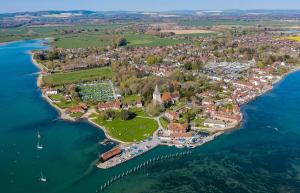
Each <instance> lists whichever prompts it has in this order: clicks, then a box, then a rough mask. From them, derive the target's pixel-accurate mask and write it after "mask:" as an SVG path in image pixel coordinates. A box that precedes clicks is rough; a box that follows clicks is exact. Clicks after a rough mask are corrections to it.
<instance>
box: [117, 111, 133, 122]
mask: <svg viewBox="0 0 300 193" xmlns="http://www.w3.org/2000/svg"><path fill="white" fill-rule="evenodd" d="M134 116H135V114H134V113H132V112H130V111H127V110H121V113H120V118H121V119H122V120H124V121H126V120H130V119H133V118H134Z"/></svg>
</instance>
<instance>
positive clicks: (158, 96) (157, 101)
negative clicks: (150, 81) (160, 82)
mask: <svg viewBox="0 0 300 193" xmlns="http://www.w3.org/2000/svg"><path fill="white" fill-rule="evenodd" d="M152 100H153V104H155V105H160V104H162V100H161V94H160V91H159V90H158V86H157V85H156V86H155V90H154V92H153V99H152Z"/></svg>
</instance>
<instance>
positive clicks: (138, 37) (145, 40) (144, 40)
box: [124, 33, 187, 46]
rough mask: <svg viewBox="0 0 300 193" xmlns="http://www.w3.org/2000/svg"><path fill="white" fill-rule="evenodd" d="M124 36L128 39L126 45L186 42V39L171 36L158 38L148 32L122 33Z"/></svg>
mask: <svg viewBox="0 0 300 193" xmlns="http://www.w3.org/2000/svg"><path fill="white" fill-rule="evenodd" d="M124 37H125V38H126V40H127V41H128V46H168V45H174V44H179V43H186V42H187V41H186V40H178V39H171V38H160V37H159V36H155V35H148V34H134V33H128V34H124Z"/></svg>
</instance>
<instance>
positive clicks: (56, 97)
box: [48, 94, 64, 101]
mask: <svg viewBox="0 0 300 193" xmlns="http://www.w3.org/2000/svg"><path fill="white" fill-rule="evenodd" d="M48 97H49V98H50V99H51V100H54V101H62V100H64V97H63V95H62V94H52V95H49V96H48Z"/></svg>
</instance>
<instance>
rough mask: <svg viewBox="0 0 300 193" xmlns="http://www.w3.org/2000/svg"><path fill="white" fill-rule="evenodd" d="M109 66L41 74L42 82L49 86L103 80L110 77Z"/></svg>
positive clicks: (110, 70)
mask: <svg viewBox="0 0 300 193" xmlns="http://www.w3.org/2000/svg"><path fill="white" fill-rule="evenodd" d="M112 74H113V72H112V69H111V67H102V68H92V69H87V70H78V71H74V72H65V73H55V74H50V75H46V76H43V83H44V84H45V85H49V86H58V85H64V84H72V83H79V82H89V81H96V80H105V79H110V78H111V77H112Z"/></svg>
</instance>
